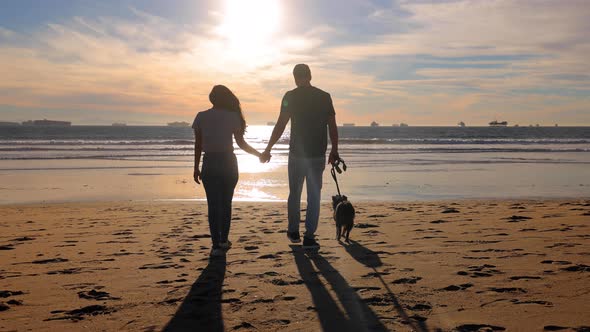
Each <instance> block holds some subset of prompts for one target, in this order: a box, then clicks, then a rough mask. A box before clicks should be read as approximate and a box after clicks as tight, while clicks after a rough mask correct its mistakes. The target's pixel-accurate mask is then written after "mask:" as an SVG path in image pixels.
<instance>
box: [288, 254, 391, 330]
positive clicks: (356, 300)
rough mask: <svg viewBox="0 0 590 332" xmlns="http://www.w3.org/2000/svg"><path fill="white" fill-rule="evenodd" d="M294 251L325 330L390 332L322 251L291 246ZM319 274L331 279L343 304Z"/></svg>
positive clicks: (298, 266)
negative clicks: (333, 294)
mask: <svg viewBox="0 0 590 332" xmlns="http://www.w3.org/2000/svg"><path fill="white" fill-rule="evenodd" d="M291 250H292V253H293V256H294V258H295V263H296V264H297V269H298V270H299V274H300V275H301V278H302V279H303V281H304V282H305V285H306V286H307V288H308V289H309V292H310V293H311V297H312V300H313V303H314V306H315V310H316V312H317V313H318V317H319V320H320V324H321V326H322V330H323V331H327V332H330V331H335V332H341V331H355V332H356V331H387V328H386V327H385V326H384V325H383V324H382V323H381V321H379V318H378V317H377V315H376V314H375V313H374V312H373V311H372V310H371V308H369V306H368V305H367V304H366V303H365V302H363V299H361V298H360V296H359V295H358V294H357V293H356V291H355V290H354V289H353V288H352V287H350V285H349V284H348V282H347V281H346V279H344V277H343V276H342V275H341V274H340V273H339V272H338V270H336V269H335V268H334V267H333V266H332V265H331V264H330V263H329V262H328V261H327V260H326V259H325V258H324V257H322V255H321V254H320V253H319V252H317V251H306V250H304V249H303V248H302V247H300V246H295V245H291ZM314 266H315V267H314ZM319 275H321V276H322V277H323V278H324V279H325V280H326V281H327V282H328V284H329V285H330V287H331V289H332V290H333V291H334V293H335V294H336V297H337V299H338V303H339V304H340V306H339V305H338V303H337V302H336V299H335V298H334V297H333V296H332V295H331V294H330V293H329V292H328V289H327V288H326V286H325V285H324V284H323V283H322V281H321V280H320V278H319ZM340 308H342V309H343V310H341V309H340Z"/></svg>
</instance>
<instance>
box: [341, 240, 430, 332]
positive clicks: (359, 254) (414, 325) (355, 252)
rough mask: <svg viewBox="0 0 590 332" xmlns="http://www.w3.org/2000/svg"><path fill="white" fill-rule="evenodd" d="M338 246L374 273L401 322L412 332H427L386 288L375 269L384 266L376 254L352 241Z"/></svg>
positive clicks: (388, 288)
mask: <svg viewBox="0 0 590 332" xmlns="http://www.w3.org/2000/svg"><path fill="white" fill-rule="evenodd" d="M340 244H341V245H342V246H343V247H344V249H346V252H348V254H349V255H350V256H351V257H352V258H354V259H355V260H356V261H357V262H359V263H361V264H363V265H364V266H366V267H368V268H371V269H373V271H374V272H375V276H376V277H377V278H378V279H379V281H380V282H381V284H382V285H383V287H384V288H385V290H386V291H387V295H388V297H389V299H390V300H391V302H392V304H393V308H394V309H395V311H396V312H397V314H398V315H399V316H400V317H401V320H402V321H405V322H406V323H407V324H408V325H409V327H410V328H411V330H412V331H418V332H427V331H429V329H428V326H427V325H426V322H425V321H422V320H415V319H411V318H410V316H409V315H408V313H407V312H406V310H405V308H404V306H403V305H402V304H401V303H400V302H399V301H398V299H397V296H396V295H395V294H394V293H393V291H392V290H391V288H390V287H389V286H388V284H387V282H386V281H385V280H384V279H383V276H382V275H381V274H379V273H377V272H378V270H377V268H379V267H381V266H383V265H384V264H383V262H382V261H381V258H380V257H379V254H378V253H376V252H375V251H373V250H371V249H369V248H367V247H365V246H363V245H362V244H360V243H358V242H356V241H353V240H350V242H349V243H348V244H345V243H343V242H340Z"/></svg>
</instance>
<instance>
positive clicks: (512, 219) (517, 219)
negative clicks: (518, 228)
mask: <svg viewBox="0 0 590 332" xmlns="http://www.w3.org/2000/svg"><path fill="white" fill-rule="evenodd" d="M529 219H533V218H531V217H527V216H517V215H514V216H511V217H508V218H504V220H508V222H521V221H524V220H529Z"/></svg>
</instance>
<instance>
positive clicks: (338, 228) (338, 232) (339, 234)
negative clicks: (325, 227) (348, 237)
mask: <svg viewBox="0 0 590 332" xmlns="http://www.w3.org/2000/svg"><path fill="white" fill-rule="evenodd" d="M341 236H342V227H341V226H336V240H338V241H340V237H341Z"/></svg>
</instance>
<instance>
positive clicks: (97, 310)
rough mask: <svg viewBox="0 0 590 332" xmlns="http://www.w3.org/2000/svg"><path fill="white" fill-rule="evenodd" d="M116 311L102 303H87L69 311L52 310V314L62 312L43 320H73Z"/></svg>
mask: <svg viewBox="0 0 590 332" xmlns="http://www.w3.org/2000/svg"><path fill="white" fill-rule="evenodd" d="M115 311H117V310H116V309H114V308H110V307H107V306H104V305H99V304H95V305H89V306H86V307H82V308H80V309H74V310H70V311H65V310H54V311H52V312H51V313H52V314H62V315H61V316H57V317H51V318H47V319H45V321H52V320H64V319H65V320H72V321H74V322H78V321H81V320H83V319H85V318H86V316H97V315H106V314H111V313H113V312H115Z"/></svg>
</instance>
